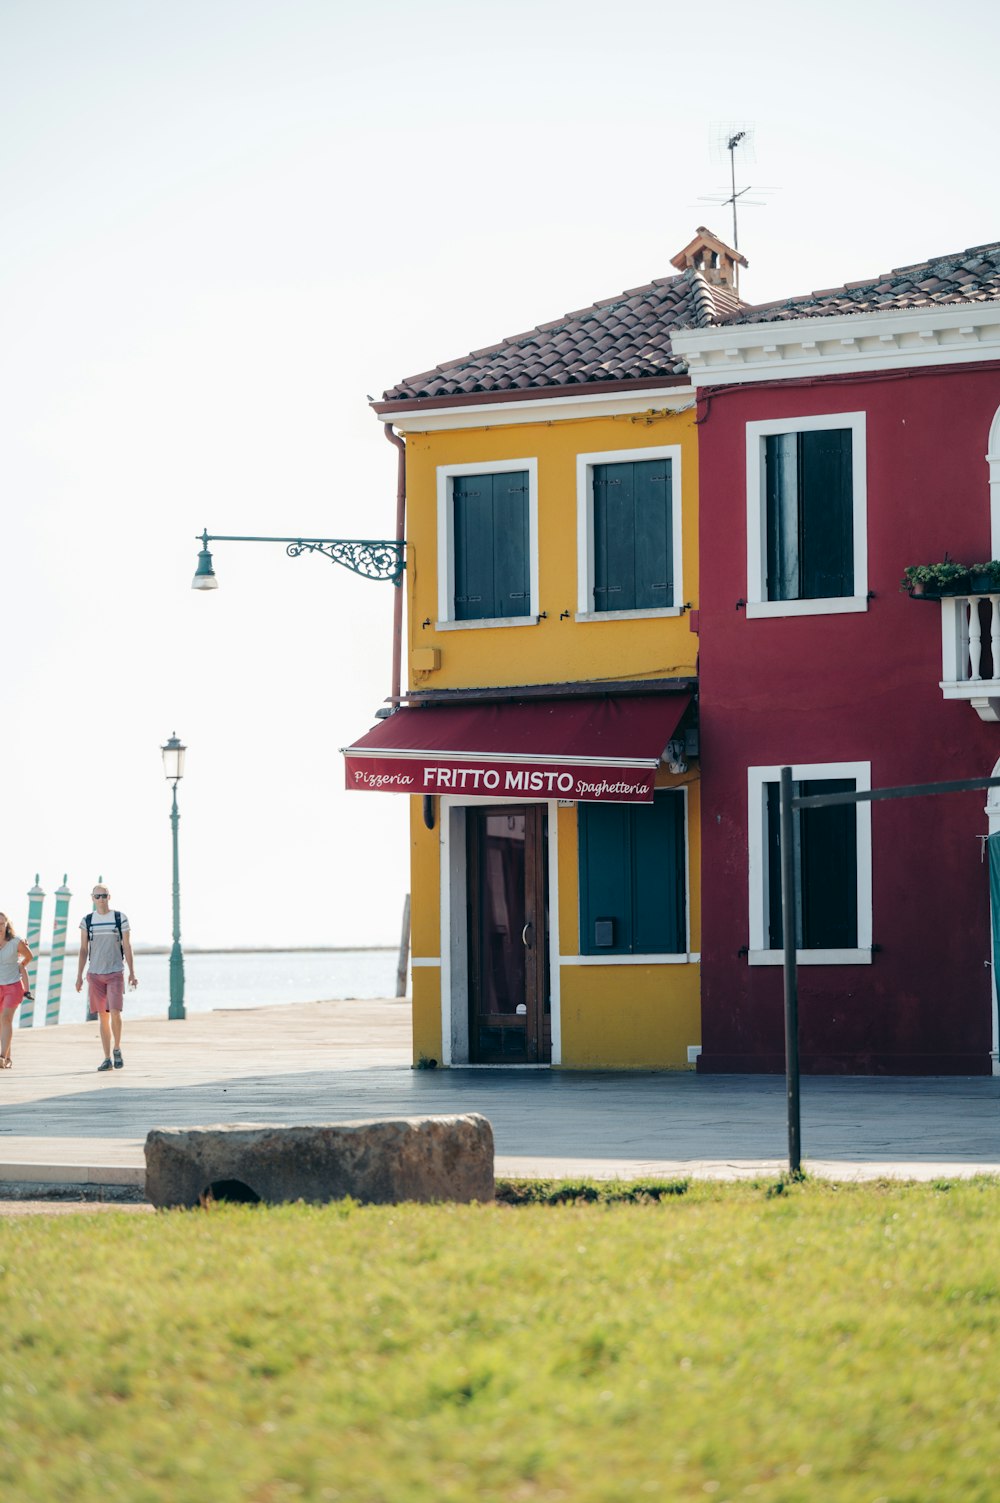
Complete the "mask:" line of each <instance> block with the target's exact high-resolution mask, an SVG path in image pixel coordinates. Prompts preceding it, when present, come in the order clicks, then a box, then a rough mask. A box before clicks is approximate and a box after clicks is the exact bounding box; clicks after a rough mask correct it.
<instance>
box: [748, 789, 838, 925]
mask: <svg viewBox="0 0 1000 1503" xmlns="http://www.w3.org/2000/svg"><path fill="white" fill-rule="evenodd" d="M856 786H857V785H856V784H855V781H854V779H853V778H814V779H812V780H811V781H810V782H805V783H793V784H792V791H793V794H794V795H795V796H796V797H799V796H801V797H803V798H808V797H812V796H813V795H818V794H822V793H853V792H854V791H855V788H856ZM779 806H780V794H779V785H778V784H777V783H769V784H768V785H767V874H768V883H767V889H768V891H767V897H768V945H769V948H770V949H772V950H780V949H781V948H782V947H783V946H784V942H785V941H784V927H783V924H782V916H781V839H780V816H779ZM794 831H795V864H796V867H797V873H798V900H799V901H798V911H797V913H796V926H795V927H796V945H797V947H798V948H799V949H801V950H841V949H843V950H854V949H856V948H857V944H858V814H857V805H856V804H832V805H831V806H830V807H828V808H825V809H799V810H797V811H796V812H795V815H794Z"/></svg>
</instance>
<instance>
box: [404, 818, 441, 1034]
mask: <svg viewBox="0 0 1000 1503" xmlns="http://www.w3.org/2000/svg"><path fill="white" fill-rule="evenodd" d="M408 803H409V806H410V811H409V812H410V954H411V956H412V958H413V959H414V960H423V959H432V960H433V959H437V960H440V958H441V895H440V884H439V876H440V869H441V845H440V833H441V832H440V827H439V823H438V819H437V817H436V818H435V825H434V829H433V830H428V829H427V827H426V825H425V824H424V818H423V800H422V799H420V798H411V799H409V800H408ZM434 809H435V815H436V816H438V815H439V812H440V811H439V807H438V801H437V799H435V800H434ZM410 976H411V984H412V992H413V1062H414V1064H419V1062H420V1061H421V1059H425V1060H431V1059H434V1060H437V1062H438V1064H440V1063H441V968H440V966H439V965H438V966H422V965H411V968H410Z"/></svg>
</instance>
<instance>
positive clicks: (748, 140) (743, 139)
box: [698, 122, 778, 250]
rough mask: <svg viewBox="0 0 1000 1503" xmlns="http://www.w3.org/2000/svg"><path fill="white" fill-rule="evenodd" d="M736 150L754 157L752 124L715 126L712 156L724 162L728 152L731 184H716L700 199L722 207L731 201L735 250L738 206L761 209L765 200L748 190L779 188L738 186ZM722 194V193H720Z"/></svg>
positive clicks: (749, 159) (744, 157)
mask: <svg viewBox="0 0 1000 1503" xmlns="http://www.w3.org/2000/svg"><path fill="white" fill-rule="evenodd" d="M737 151H739V152H741V153H742V157H741V160H743V161H747V162H752V161H753V160H754V151H753V127H752V126H751V125H748V124H743V123H738V122H730V123H729V124H728V125H718V126H716V127H715V129H714V133H713V136H712V160H713V161H715V162H724V161H725V158H726V154H727V153H728V156H729V187H728V189H727V188H726V187H721V188H717V189H716V191H715V192H714V193H713V194H711V195H710V196H709V195H706V196H705V197H702V198H699V200H698V202H699V203H702V204H715V205H717V206H718V207H719V208H723V207H725V205H726V204H731V205H732V209H733V250H739V248H740V235H739V223H738V219H737V213H736V211H737V207H738V206H744V207H746V208H753V209H761V208H763V207H764V200H763V199H762V198H748V197H747V194H748V193H776V192H777V191H778V190H777V189H776V188H774V187H772V186H764V185H761V186H758V187H752V186H751V185H749V184H748V185H747V186H746V187H745V188H737V186H736V153H737ZM720 194H721V195H723V196H722V197H720V196H719V195H720Z"/></svg>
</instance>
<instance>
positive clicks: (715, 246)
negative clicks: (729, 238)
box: [670, 224, 749, 291]
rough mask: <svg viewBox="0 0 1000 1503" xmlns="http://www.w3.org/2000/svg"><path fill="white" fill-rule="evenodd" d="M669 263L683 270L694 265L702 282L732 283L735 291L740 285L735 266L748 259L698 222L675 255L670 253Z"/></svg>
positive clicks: (721, 285) (737, 268) (720, 284)
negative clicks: (695, 232) (690, 238)
mask: <svg viewBox="0 0 1000 1503" xmlns="http://www.w3.org/2000/svg"><path fill="white" fill-rule="evenodd" d="M670 264H671V266H676V267H677V270H678V271H687V269H688V267H689V266H694V267H696V268H697V270H698V271H700V272H701V274H702V276H703V277H704V278H705V280H706V282H713V283H714V284H715V285H716V286H717V287H732V288H733V290H734V291H736V290H738V288H739V285H740V273H739V268H740V267H741V266H748V265H749V262H748V261H747V258H746V256H742V255H740V253H739V251H738V250H734V249H733V247H732V246H731V245H727V244H726V243H725V241H724V240H720V239H719V237H718V235H713V234H712V231H711V230H707V229H706V228H705V226H704V225H703V224H700V225H699V226H698V233H697V234H696V235H695V237H694V239H693V240H692V241H691V243H690V244H689V245H685V247H684V249H683V250H682V251H678V252H677V254H676V256H671V258H670Z"/></svg>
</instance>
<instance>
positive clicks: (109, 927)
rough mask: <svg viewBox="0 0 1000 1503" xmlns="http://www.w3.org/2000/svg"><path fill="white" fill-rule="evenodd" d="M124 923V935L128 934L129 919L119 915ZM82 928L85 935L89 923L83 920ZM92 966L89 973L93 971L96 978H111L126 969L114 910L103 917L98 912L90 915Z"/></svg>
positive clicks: (90, 958)
mask: <svg viewBox="0 0 1000 1503" xmlns="http://www.w3.org/2000/svg"><path fill="white" fill-rule="evenodd" d="M119 917H120V919H121V921H122V933H123V934H127V933H128V919H127V918H126V917H125V915H124V913H121V914H119ZM80 928H81V929H82V930H83V932H84V934H86V932H87V921H86V919H81V921H80ZM89 960H90V964H89V965H88V967H87V969H88V971H93V972H94V974H95V976H110V975H112V974H113V972H115V971H123V970H124V969H125V965H124V962H123V960H122V951H121V946H120V945H119V943H118V931H117V929H116V928H115V915H114V910H113V909H112V910H111V911H110V912H109V913H105V914H104V915H103V916H102V915H101V914H99V913H97V912H94V913H92V914H91V915H90V957H89Z"/></svg>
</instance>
